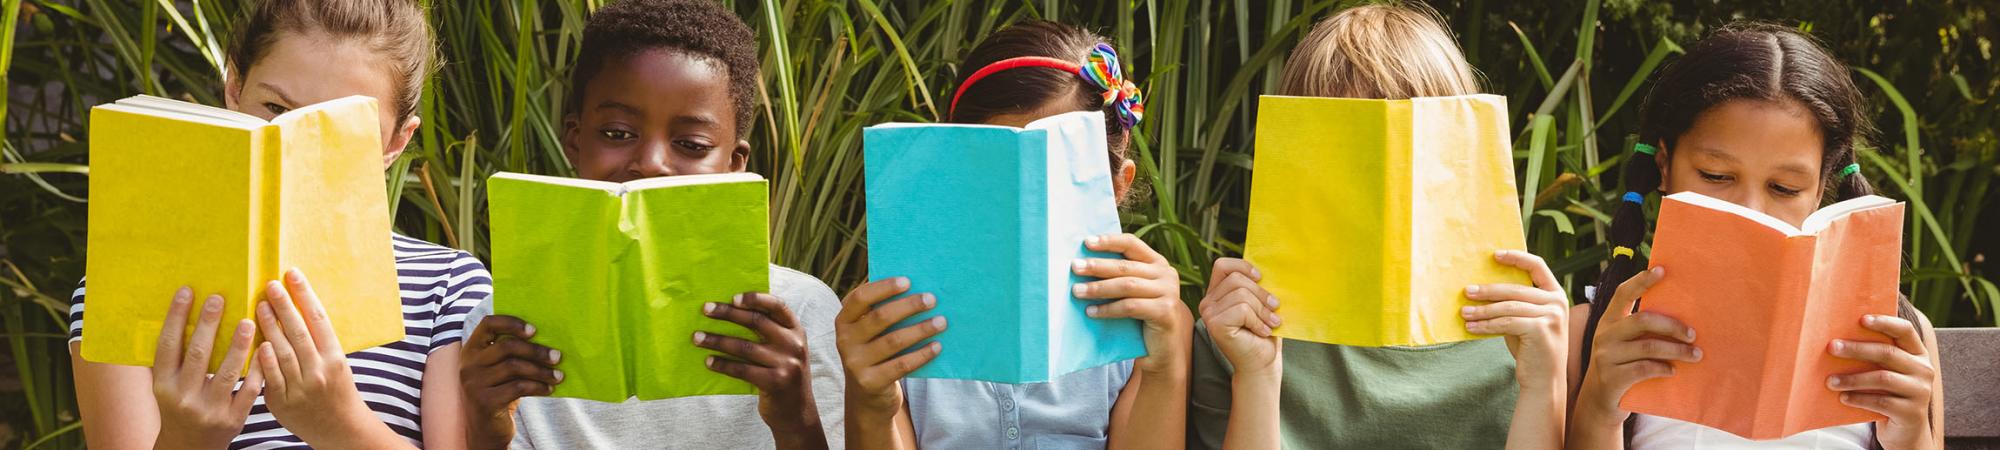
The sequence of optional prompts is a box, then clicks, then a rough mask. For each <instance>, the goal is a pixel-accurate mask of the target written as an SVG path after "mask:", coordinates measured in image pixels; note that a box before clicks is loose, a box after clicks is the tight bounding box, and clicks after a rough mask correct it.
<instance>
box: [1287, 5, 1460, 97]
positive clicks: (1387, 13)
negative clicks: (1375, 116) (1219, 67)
mask: <svg viewBox="0 0 2000 450" xmlns="http://www.w3.org/2000/svg"><path fill="white" fill-rule="evenodd" d="M1416 5H1418V6H1394V5H1367V6H1358V7H1354V8H1348V9H1347V10H1344V11H1341V12H1340V13H1339V14H1335V15H1333V17H1328V18H1326V19H1324V20H1321V21H1320V22H1319V23H1318V24H1316V25H1313V29H1312V31H1311V32H1308V33H1306V36H1305V38H1303V39H1300V40H1299V45H1298V47H1296V48H1294V49H1292V56H1291V57H1290V58H1289V59H1287V60H1285V73H1284V76H1283V78H1282V79H1281V81H1279V84H1278V94H1279V95H1296V96H1306V97H1346V98H1373V99H1389V100H1401V99H1407V98H1411V97H1443V96H1452V95H1467V94H1476V93H1479V80H1478V78H1477V76H1476V75H1474V72H1473V71H1472V65H1471V64H1468V63H1466V62H1465V55H1464V53H1462V52H1460V51H1459V49H1458V43H1457V42H1456V41H1454V40H1453V39H1452V35H1451V33H1450V32H1448V31H1446V28H1445V27H1444V24H1443V19H1442V18H1440V17H1439V16H1438V14H1437V11H1435V10H1432V9H1430V8H1429V7H1426V6H1422V4H1416Z"/></svg>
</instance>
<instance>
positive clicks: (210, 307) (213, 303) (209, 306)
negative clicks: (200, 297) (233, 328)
mask: <svg viewBox="0 0 2000 450" xmlns="http://www.w3.org/2000/svg"><path fill="white" fill-rule="evenodd" d="M201 309H203V310H206V311H208V312H216V311H221V310H222V296H220V295H210V296H208V300H207V301H204V302H202V304H201Z"/></svg>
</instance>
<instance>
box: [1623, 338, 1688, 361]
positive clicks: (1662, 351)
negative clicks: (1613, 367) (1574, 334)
mask: <svg viewBox="0 0 2000 450" xmlns="http://www.w3.org/2000/svg"><path fill="white" fill-rule="evenodd" d="M1603 356H1604V359H1605V362H1608V363H1611V364H1625V363H1629V362H1633V361H1641V360H1654V361H1686V362H1701V358H1702V351H1701V348H1700V347H1695V346H1694V345H1691V344H1683V343H1680V342H1674V341H1669V340H1664V339H1637V340H1630V341H1617V342H1614V343H1613V345H1608V346H1605V349H1604V352H1603Z"/></svg>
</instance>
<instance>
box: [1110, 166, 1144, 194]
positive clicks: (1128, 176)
mask: <svg viewBox="0 0 2000 450" xmlns="http://www.w3.org/2000/svg"><path fill="white" fill-rule="evenodd" d="M1114 175H1115V176H1113V177H1111V196H1112V197H1116V198H1117V199H1118V202H1119V203H1124V202H1125V194H1126V193H1128V192H1132V180H1134V179H1137V178H1138V177H1139V165H1138V164H1133V163H1132V160H1130V159H1125V160H1120V161H1118V173H1116V174H1114Z"/></svg>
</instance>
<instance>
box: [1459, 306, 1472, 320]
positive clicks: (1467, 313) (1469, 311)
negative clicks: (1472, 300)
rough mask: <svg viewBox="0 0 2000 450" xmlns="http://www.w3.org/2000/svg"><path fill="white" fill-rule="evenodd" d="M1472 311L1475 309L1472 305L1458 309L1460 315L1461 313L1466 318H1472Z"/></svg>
mask: <svg viewBox="0 0 2000 450" xmlns="http://www.w3.org/2000/svg"><path fill="white" fill-rule="evenodd" d="M1472 311H1473V309H1472V307H1470V306H1467V307H1463V308H1459V309H1458V315H1460V316H1464V317H1465V318H1467V319H1470V318H1472Z"/></svg>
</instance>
